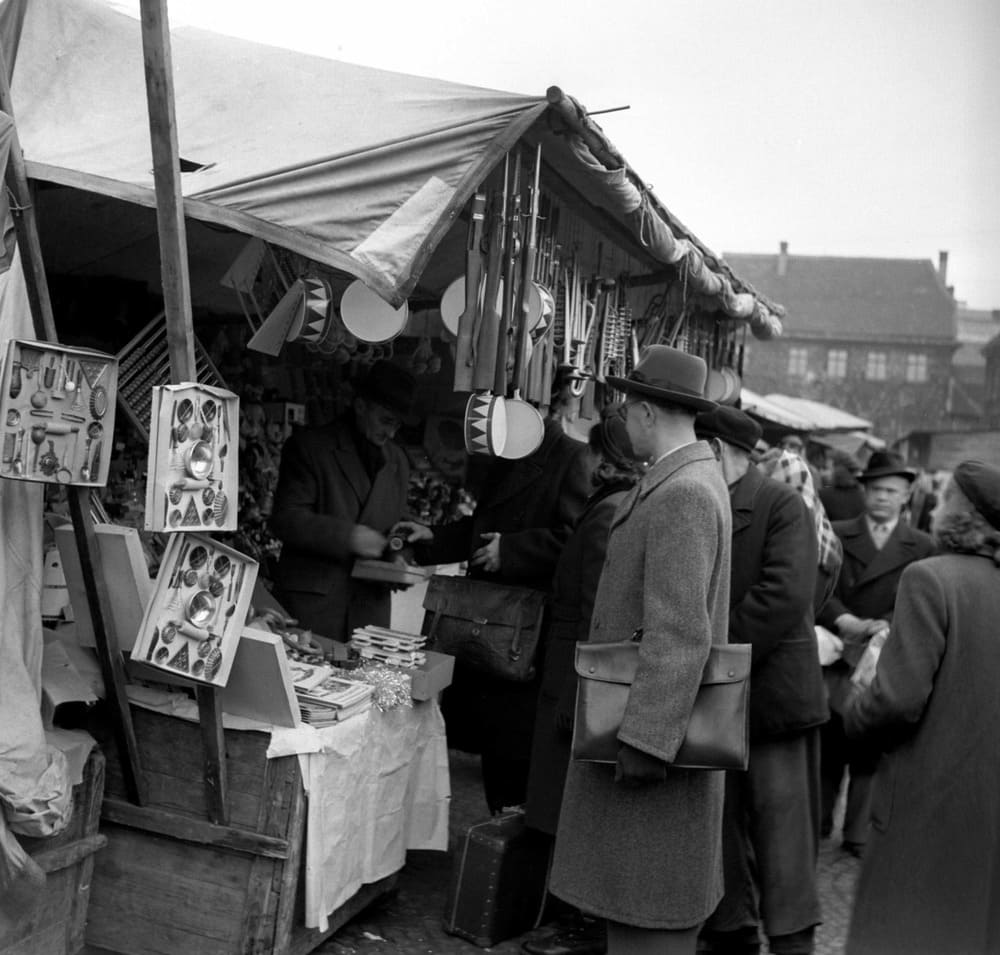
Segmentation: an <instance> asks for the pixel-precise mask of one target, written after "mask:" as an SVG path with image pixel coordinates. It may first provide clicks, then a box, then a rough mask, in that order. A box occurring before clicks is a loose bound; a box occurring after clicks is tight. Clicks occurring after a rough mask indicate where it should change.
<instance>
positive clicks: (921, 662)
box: [844, 562, 948, 749]
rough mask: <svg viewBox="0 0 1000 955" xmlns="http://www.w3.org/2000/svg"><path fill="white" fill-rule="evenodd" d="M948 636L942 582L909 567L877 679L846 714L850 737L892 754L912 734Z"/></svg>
mask: <svg viewBox="0 0 1000 955" xmlns="http://www.w3.org/2000/svg"><path fill="white" fill-rule="evenodd" d="M947 631H948V614H947V603H946V600H945V597H944V591H943V588H942V585H941V580H940V579H939V577H938V576H937V575H936V574H935V573H934V572H933V570H932V569H931V568H930V567H929V566H928V565H927V564H926V563H923V562H919V563H915V564H910V565H909V566H908V567H907V568H906V570H904V571H903V575H902V577H901V578H900V582H899V591H898V594H897V598H896V610H895V614H894V616H893V620H892V633H891V635H890V637H889V639H888V640H887V641H886V644H885V646H884V647H883V649H882V653H881V656H880V657H879V661H878V667H877V669H876V672H875V679H874V680H873V681H872V683H871V685H870V686H869V687H868V688H867V689H865V690H864V691H862V692H860V693H858V694H857V695H855V696H854V697H853V698H852V699H851V700H850V701H849V703H848V706H847V711H846V712H845V714H844V726H845V728H846V730H847V733H848V734H849V735H851V736H861V737H865V738H866V739H868V740H870V741H871V742H872V743H873V744H875V745H878V746H880V747H881V748H882V749H891V748H892V747H893V745H895V744H896V743H898V742H899V741H901V740H902V739H905V738H906V737H907V736H908V735H909V734H910V732H911V731H912V730H913V729H914V728H915V727H916V725H917V723H919V721H920V719H921V717H922V716H923V714H924V710H925V708H926V706H927V701H928V700H929V699H930V695H931V692H932V691H933V689H934V678H935V675H936V674H937V671H938V667H939V666H940V664H941V658H942V657H943V656H944V651H945V644H946V635H947Z"/></svg>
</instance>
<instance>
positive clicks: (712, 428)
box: [273, 346, 1000, 955]
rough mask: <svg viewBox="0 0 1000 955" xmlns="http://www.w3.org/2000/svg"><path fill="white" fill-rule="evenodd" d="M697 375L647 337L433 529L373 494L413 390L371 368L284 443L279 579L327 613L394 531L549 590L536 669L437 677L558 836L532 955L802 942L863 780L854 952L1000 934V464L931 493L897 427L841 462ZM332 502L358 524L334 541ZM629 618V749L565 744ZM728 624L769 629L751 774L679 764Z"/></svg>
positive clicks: (749, 632) (756, 701) (921, 949)
mask: <svg viewBox="0 0 1000 955" xmlns="http://www.w3.org/2000/svg"><path fill="white" fill-rule="evenodd" d="M706 376H707V369H706V366H705V363H704V362H703V361H702V360H701V359H699V358H696V357H694V356H691V355H687V354H685V353H683V352H681V351H679V350H676V349H673V348H670V347H668V346H653V347H652V348H650V349H647V350H646V351H645V352H644V354H643V357H642V359H641V361H640V362H639V363H638V364H637V366H636V367H635V369H634V370H633V371H632V373H631V374H630V375H629V376H628V377H627V378H614V379H611V384H612V386H613V387H615V388H617V389H619V390H620V391H621V392H622V393H624V394H625V401H624V403H623V404H622V405H620V406H617V407H614V406H612V407H611V408H608V409H606V411H605V413H604V414H602V416H601V418H600V420H599V421H598V422H597V424H595V425H594V427H593V429H592V430H591V432H590V436H589V441H588V442H587V443H583V442H580V441H578V440H576V439H575V438H573V437H570V436H569V435H567V434H566V433H565V428H564V427H563V425H562V424H560V422H558V421H557V420H556V419H555V418H551V419H549V421H547V423H546V428H545V437H544V440H543V442H542V445H541V447H540V448H539V450H538V451H537V452H536V453H535V454H534V455H531V456H529V457H528V458H526V459H524V460H523V461H515V462H509V461H508V462H503V461H494V462H492V463H491V464H490V466H489V467H488V469H487V471H486V472H485V473H484V475H483V478H482V482H481V485H480V495H479V503H478V506H477V508H476V511H475V513H474V514H473V515H472V516H471V517H470V518H467V519H465V520H464V521H461V522H459V523H457V524H453V525H449V526H446V527H440V528H426V527H422V526H420V525H417V524H413V523H412V522H405V521H404V522H396V523H395V524H394V525H390V524H387V522H386V521H385V520H380V521H373V520H372V518H371V508H370V506H369V502H370V501H371V500H372V499H373V498H374V497H375V496H377V495H379V494H381V493H382V492H383V491H388V493H389V496H390V497H391V499H392V501H391V503H392V508H388V509H386V508H384V507H382V506H381V505H380V506H379V508H378V510H379V511H380V513H388V510H393V512H395V509H397V504H399V500H398V498H399V490H400V488H399V480H398V479H399V477H400V475H401V474H403V473H404V472H403V471H402V470H401V464H400V462H399V461H398V460H397V457H396V450H397V449H395V447H394V446H393V445H392V443H391V440H390V439H391V437H392V434H393V433H394V431H395V429H396V428H397V427H398V426H399V422H400V419H401V418H402V416H403V415H404V414H405V412H406V408H407V405H408V402H407V400H406V392H407V389H409V388H410V384H409V383H408V382H407V380H406V379H405V378H399V377H394V376H393V375H391V374H389V373H388V372H387V370H386V369H383V368H380V367H379V366H376V368H374V369H373V370H372V373H371V374H370V376H369V378H368V379H367V380H366V381H364V382H362V383H361V385H360V387H359V391H358V398H357V400H356V401H355V404H354V406H353V408H352V412H351V414H349V415H348V417H347V418H346V419H345V420H344V421H342V422H340V423H339V424H338V425H336V426H334V427H333V428H331V429H329V430H328V431H327V432H323V433H321V434H314V435H300V436H298V437H297V438H296V439H294V443H290V446H289V449H288V452H289V453H286V455H285V457H284V459H283V461H284V462H287V465H286V464H285V463H283V471H282V482H281V486H280V488H279V495H278V501H277V502H276V508H275V518H274V520H273V525H274V527H275V530H276V531H277V532H278V533H279V534H280V535H281V536H282V538H283V539H284V541H285V544H286V548H285V550H286V556H284V557H283V561H284V562H285V563H286V565H287V568H286V569H287V570H288V571H289V572H288V573H286V574H285V575H284V579H285V585H284V588H285V589H284V591H283V592H284V593H285V594H286V598H287V599H289V601H290V602H292V605H293V606H294V607H295V608H296V610H297V611H298V612H299V613H300V615H301V616H303V617H304V618H307V619H308V617H309V615H313V616H314V617H316V619H320V618H321V617H322V619H324V620H328V619H329V618H327V617H326V616H325V611H324V610H323V606H324V601H328V600H330V599H333V597H331V596H330V593H331V592H332V591H329V588H328V589H327V591H326V592H324V591H323V590H322V589H321V588H319V587H314V586H313V585H312V583H311V582H314V578H317V574H315V573H313V570H311V569H310V567H311V566H313V567H314V568H315V567H318V568H320V569H322V570H323V571H324V573H320V574H319V575H318V576H322V577H323V578H324V580H327V579H333V580H334V589H335V590H336V588H341V589H342V588H344V587H345V586H346V587H348V588H350V587H351V586H352V585H351V584H349V583H347V582H346V575H345V574H344V573H343V572H342V570H341V568H342V566H346V565H347V564H349V561H350V558H351V555H355V556H365V555H369V554H370V555H375V553H376V552H379V553H380V552H381V550H382V548H383V547H384V544H385V533H386V532H387V531H388V528H389V526H395V528H396V529H397V530H402V531H404V532H405V533H406V534H407V536H409V538H410V540H411V542H412V543H414V544H415V545H416V549H417V551H418V555H419V556H420V557H421V559H422V560H424V561H426V562H437V561H451V560H462V559H465V560H468V562H469V567H470V573H472V574H473V575H477V576H481V577H483V578H485V579H493V580H496V581H501V582H508V583H518V584H522V585H524V584H527V585H530V586H533V587H535V588H537V589H540V590H544V591H546V593H548V594H549V605H548V613H547V617H546V625H545V628H544V638H543V641H542V644H541V648H540V655H539V657H538V664H539V666H538V670H539V674H538V677H537V679H536V680H535V681H533V682H529V683H526V684H517V685H515V684H510V683H505V682H504V681H502V680H499V679H495V678H485V677H483V676H482V675H481V674H477V673H475V672H472V671H469V672H465V671H464V670H463V668H461V667H459V668H458V671H457V674H456V676H457V679H456V683H455V685H454V686H453V687H452V688H451V690H450V691H449V694H448V698H447V699H446V700H445V701H444V702H445V711H446V714H449V719H448V734H449V740H450V742H451V744H452V745H457V746H459V747H460V748H468V749H471V750H473V751H476V752H480V753H482V755H483V775H484V783H485V790H486V796H487V802H488V804H489V806H490V808H491V809H492V810H493V811H494V812H496V811H499V810H500V809H501V808H502V807H505V806H510V805H514V804H518V805H520V804H524V806H525V819H526V823H527V825H528V826H530V827H531V828H532V829H534V830H535V831H536V832H537V833H539V834H540V837H542V838H546V839H548V840H549V841H550V843H551V844H552V853H551V870H550V878H549V890H550V893H551V894H550V896H549V904H548V906H547V907H546V911H547V912H548V913H549V915H553V914H555V915H558V916H559V919H558V922H557V923H556V924H555V926H554V927H553V929H552V930H551V931H549V932H547V933H546V932H544V931H543V932H541V933H534V934H533V935H532V937H531V938H530V939H528V940H527V941H525V943H524V946H523V947H524V949H525V951H526V952H528V953H529V955H600V953H604V952H605V951H607V952H610V953H612V955H617V953H625V952H628V953H644V952H657V953H675V952H676V953H686V955H691V953H694V952H695V951H700V952H716V953H740V955H755V953H758V952H760V951H761V950H762V945H764V944H765V940H766V945H767V950H768V951H770V952H773V953H781V955H806V953H811V952H812V951H813V950H814V932H815V929H816V926H817V925H818V924H820V923H821V919H822V912H821V911H820V904H819V898H818V893H817V886H816V859H817V851H818V844H819V840H820V839H821V838H823V837H826V836H829V835H830V833H831V830H832V827H833V816H834V805H835V802H836V800H837V799H838V794H839V793H840V792H841V790H842V788H846V804H845V807H844V825H843V847H844V848H845V849H846V850H847V851H849V852H852V853H854V854H856V855H858V856H861V857H862V858H863V868H862V874H861V879H860V882H859V885H858V890H857V898H856V904H855V908H854V912H853V918H852V923H851V929H850V938H849V943H848V952H849V955H896V953H899V955H902V953H914V955H921V953H928V955H929V953H932V952H934V953H941V952H952V951H954V952H962V953H973V955H986V953H988V952H996V951H1000V905H998V904H997V899H1000V849H998V846H1000V805H998V800H1000V761H998V760H997V759H996V758H995V741H994V740H995V732H994V730H995V727H996V725H997V724H998V722H1000V709H998V705H1000V704H998V701H1000V694H998V693H997V691H996V687H997V685H998V683H1000V641H998V640H996V639H995V634H994V632H993V631H994V630H995V621H996V620H997V619H998V618H1000V602H998V601H1000V576H998V573H1000V569H998V568H1000V470H998V469H996V468H993V467H989V466H987V465H984V464H981V463H978V462H964V463H962V464H961V465H959V466H958V467H957V469H956V470H955V472H954V477H953V479H952V480H951V482H950V483H947V484H945V483H944V482H943V481H941V480H940V479H938V480H936V482H935V483H934V485H933V488H932V489H933V491H934V494H933V505H932V504H927V505H926V506H925V505H924V504H923V503H922V501H923V498H921V500H920V501H918V502H916V504H917V505H919V510H920V514H919V515H917V514H915V513H913V512H912V510H911V508H912V507H913V506H914V502H913V501H911V498H912V497H913V494H912V492H913V488H914V482H915V479H916V478H917V473H916V472H915V471H914V470H912V469H911V468H909V467H908V466H907V465H906V463H905V462H904V460H903V459H902V458H901V457H900V456H899V455H898V454H895V453H893V452H889V451H877V452H875V453H873V454H871V455H870V457H869V459H868V461H867V463H866V465H865V467H864V468H862V467H861V466H860V465H859V463H858V462H857V461H856V460H854V459H853V458H851V457H850V456H848V455H845V454H843V453H839V452H837V453H835V454H834V455H833V461H832V464H833V469H832V471H833V473H832V481H830V482H829V483H828V484H827V485H826V486H822V485H820V483H819V481H818V479H817V478H818V473H819V472H818V471H817V469H816V468H815V466H813V465H812V464H810V463H809V462H808V461H807V460H806V459H805V457H804V455H803V454H802V451H803V450H804V448H802V447H796V446H795V444H794V442H789V443H788V446H779V447H776V448H774V449H772V450H766V448H765V447H764V445H763V441H762V436H761V429H760V426H759V425H758V424H757V423H756V422H755V421H754V419H752V418H751V417H749V416H748V415H746V414H744V413H743V412H742V411H740V410H738V409H736V408H732V407H727V406H715V405H714V404H713V403H712V402H710V401H708V400H707V399H706V398H704V397H703V391H704V386H705V381H706ZM331 446H336V448H337V449H339V454H338V455H328V453H327V450H326V449H328V448H329V447H331ZM335 458H336V459H337V460H338V461H339V462H340V463H338V464H337V467H336V468H333V467H332V462H333V461H334V460H335ZM345 462H346V463H345ZM341 512H343V513H341ZM918 517H919V522H920V523H922V524H924V525H925V526H927V527H928V529H929V530H930V532H931V533H930V534H927V533H923V532H922V531H920V530H918V529H917V528H916V526H915V525H916V523H917V522H918V521H917V518H918ZM317 519H319V520H323V521H325V522H326V523H328V524H329V525H330V526H331V527H333V528H335V529H336V530H337V534H336V535H332V537H333V540H334V541H335V544H333V545H331V547H330V548H329V549H328V552H326V551H322V550H318V549H317V547H316V545H315V543H314V542H313V539H314V537H315V536H316V535H315V534H314V528H313V527H311V524H312V522H314V521H316V520H317ZM288 561H292V562H293V563H294V567H293V565H292V564H289V563H288ZM331 568H332V570H333V571H336V573H333V574H330V573H326V571H329V570H330V569H331ZM341 578H344V580H341ZM317 579H318V578H317ZM338 581H339V583H338ZM353 586H358V585H353ZM324 587H326V584H324ZM337 593H339V590H337ZM384 596H385V595H384V594H379V595H376V598H377V599H375V600H369V601H368V603H367V607H368V610H367V618H368V619H369V620H377V619H381V615H382V609H380V608H382V606H383V602H384V600H383V598H384ZM342 602H343V601H341V603H342ZM346 606H347V607H348V610H349V612H348V614H347V615H346V616H345V617H344V619H342V620H341V619H340V618H338V620H337V626H336V627H334V628H333V629H334V630H335V631H336V632H334V633H331V634H330V635H331V636H333V637H335V638H338V637H341V634H342V633H343V632H344V630H345V628H346V627H348V626H350V623H351V620H352V619H353V617H352V614H351V612H350V607H351V602H350V601H348V602H347V604H346ZM327 626H328V627H329V623H327ZM629 637H632V638H634V639H638V640H639V641H640V642H639V663H638V668H637V671H636V674H635V677H634V681H633V683H632V685H631V688H630V690H629V697H628V705H627V707H626V710H625V716H624V720H623V722H622V724H621V727H620V729H619V731H618V753H617V762H616V763H615V764H600V763H592V762H581V761H577V760H574V759H572V757H571V745H570V743H571V738H572V729H573V721H574V699H575V688H576V675H575V672H574V667H573V659H574V650H575V647H576V645H577V643H579V642H584V641H588V640H594V641H600V640H614V639H618V640H621V639H626V638H629ZM726 642H734V643H745V644H749V645H750V647H751V649H752V658H751V659H752V666H751V679H750V697H749V700H750V705H749V738H750V750H749V752H750V756H749V762H748V766H747V769H746V770H745V771H728V772H725V773H724V772H721V771H709V770H693V769H681V768H679V767H677V766H675V765H673V761H674V757H675V755H676V753H677V751H678V748H679V747H680V745H681V743H682V741H683V738H684V733H685V730H686V727H687V723H688V719H689V717H690V714H691V709H692V706H693V703H694V698H695V695H696V693H697V691H698V686H699V683H700V679H701V674H702V670H703V668H704V666H705V662H706V660H707V658H708V654H709V650H710V648H711V647H712V645H713V644H723V643H726ZM845 771H846V772H847V780H846V787H844V786H843V784H844V774H845Z"/></svg>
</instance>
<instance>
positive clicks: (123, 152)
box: [0, 0, 781, 338]
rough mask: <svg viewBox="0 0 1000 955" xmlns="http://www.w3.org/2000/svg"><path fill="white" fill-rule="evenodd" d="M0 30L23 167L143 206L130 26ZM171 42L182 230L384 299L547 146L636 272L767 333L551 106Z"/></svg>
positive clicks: (65, 13) (39, 21) (9, 11)
mask: <svg viewBox="0 0 1000 955" xmlns="http://www.w3.org/2000/svg"><path fill="white" fill-rule="evenodd" d="M276 15H280V13H278V12H276ZM0 38H2V42H3V43H4V52H5V54H6V57H7V62H8V65H10V64H13V76H12V81H11V86H12V94H13V101H14V104H15V111H16V116H15V118H16V121H17V128H18V133H19V136H20V140H21V144H22V148H23V151H24V154H25V159H26V161H27V170H28V175H29V176H30V177H32V178H34V179H36V180H40V181H43V182H49V183H57V184H61V185H63V186H68V187H73V188H75V189H78V190H83V191H85V192H87V193H89V194H97V195H100V196H106V197H113V198H115V199H118V200H123V201H125V202H127V203H130V204H134V205H138V206H145V207H153V206H154V204H155V193H154V186H153V175H152V158H151V150H150V139H149V124H148V118H147V106H146V97H145V81H144V72H143V52H142V42H141V33H140V26H139V23H138V21H137V20H136V19H135V18H134V17H133V16H130V15H129V14H128V13H126V12H123V11H122V10H120V9H116V8H115V7H113V6H111V5H110V4H108V3H106V2H103V0H4V2H3V4H2V6H0ZM171 46H172V60H173V70H174V87H175V100H176V115H177V126H178V141H179V147H180V155H181V165H182V170H183V173H182V180H183V192H184V196H185V212H186V214H187V216H188V217H189V218H192V219H196V220H201V221H203V222H205V223H209V224H211V225H213V226H219V225H221V226H226V227H228V228H230V229H233V230H236V231H237V232H240V233H243V234H246V235H252V236H258V237H260V238H262V239H265V240H266V241H269V242H272V243H274V244H276V245H280V246H283V247H285V248H287V249H290V250H292V251H295V252H297V253H300V254H302V255H304V256H306V257H307V258H310V259H312V260H314V261H316V262H318V263H321V264H325V265H328V266H330V267H331V268H335V269H339V270H342V271H344V272H346V273H348V274H350V275H355V276H357V277H359V278H361V279H362V280H363V281H364V282H365V283H366V284H367V285H369V286H370V287H371V288H372V289H374V290H375V291H376V292H378V293H379V294H380V295H381V296H382V297H383V298H385V299H386V300H387V301H389V302H391V303H392V304H394V305H399V304H401V303H402V301H403V300H404V299H405V298H406V297H407V296H408V295H409V294H410V293H411V292H412V291H413V289H414V288H415V286H416V284H417V282H418V280H419V279H420V276H421V273H422V271H423V269H424V267H425V266H426V265H427V262H428V260H429V258H430V256H431V254H432V253H433V252H434V250H435V249H436V248H437V246H438V244H439V243H440V242H441V240H442V239H443V238H444V236H445V235H446V234H447V233H448V231H449V229H451V228H452V226H453V225H454V224H455V222H456V220H457V217H458V215H459V213H460V211H461V210H462V209H463V207H464V205H465V203H466V202H467V200H468V199H469V197H470V195H471V194H472V192H473V190H474V189H475V188H476V186H477V185H479V184H480V183H481V182H482V181H483V180H484V178H485V177H486V175H487V174H488V172H489V171H490V170H491V169H492V168H493V167H495V166H496V164H497V163H498V162H499V161H500V160H501V158H502V156H503V155H504V153H505V152H506V151H507V150H508V149H510V147H511V146H513V144H514V143H515V142H517V141H518V140H521V139H526V140H528V141H529V142H530V141H532V140H536V141H537V140H547V141H548V145H547V146H546V147H545V148H546V156H545V159H546V163H547V164H548V168H549V169H550V171H551V172H552V173H553V175H554V176H555V177H557V178H558V179H559V180H560V181H562V182H563V183H566V184H568V185H569V186H570V187H571V188H572V189H575V190H576V192H577V194H578V195H580V196H582V197H585V198H583V199H581V201H583V202H586V203H590V204H593V205H594V206H595V207H598V208H600V209H601V211H602V212H603V213H604V214H606V215H608V216H610V219H611V221H612V223H613V224H615V225H616V226H617V227H618V228H619V229H620V230H621V232H622V234H624V235H626V236H627V237H628V238H629V239H630V241H631V243H632V245H633V250H637V254H638V255H639V256H640V257H641V258H642V259H644V260H645V261H646V262H647V263H648V264H649V266H650V268H651V271H655V267H656V266H657V265H661V266H662V265H667V266H671V267H674V268H677V269H679V270H683V271H684V273H685V274H686V276H687V277H688V281H689V284H690V287H691V289H692V291H693V292H694V293H698V294H701V295H703V296H704V297H705V298H706V300H707V301H708V302H709V304H710V306H711V307H713V308H716V309H718V310H719V311H720V312H721V313H722V314H724V315H726V316H729V317H730V318H733V319H737V320H742V321H747V322H749V323H750V325H751V328H752V329H753V331H754V333H755V334H756V335H757V336H758V337H762V338H768V337H771V336H773V335H775V334H779V333H780V330H781V323H780V317H779V316H780V314H781V309H780V306H776V305H775V304H774V303H772V302H770V301H768V300H767V299H766V298H764V297H763V296H762V295H760V294H758V293H756V292H755V291H754V290H753V289H752V288H750V287H749V286H748V285H746V283H743V282H742V281H741V280H740V279H739V278H738V277H737V276H736V275H734V274H733V273H732V272H731V271H730V270H729V268H728V266H726V265H725V263H723V262H722V261H721V260H720V259H719V258H718V257H716V256H715V255H714V254H713V253H711V251H710V250H709V249H707V248H706V247H705V246H704V245H703V244H702V243H701V242H700V241H699V240H697V239H696V238H695V237H694V236H693V235H692V234H691V233H690V232H689V231H688V230H686V229H685V227H684V226H683V225H682V224H681V223H679V222H678V221H677V220H676V219H675V218H674V217H673V216H671V215H670V213H669V212H668V211H667V210H666V208H665V207H664V206H663V205H662V203H660V201H659V200H658V199H657V198H656V197H655V196H654V195H653V194H652V192H651V191H649V190H648V188H646V187H645V186H644V185H643V183H642V181H641V180H640V179H639V178H638V176H637V175H636V174H635V173H634V171H633V170H631V168H630V167H628V165H627V163H625V162H624V160H623V159H622V158H621V156H620V154H618V153H617V151H616V150H615V149H614V147H613V146H611V145H610V144H609V143H608V142H607V140H606V139H605V138H604V137H603V134H602V133H601V132H600V130H599V128H598V127H597V126H596V125H595V124H594V123H593V122H592V121H590V120H589V119H588V118H587V117H586V115H585V111H583V110H582V108H580V107H579V104H577V103H576V102H575V101H573V100H572V99H571V98H569V97H561V96H560V98H559V101H558V103H556V102H553V103H550V102H549V100H548V99H547V98H546V97H545V96H538V97H530V96H522V95H516V94H512V93H505V92H500V91H496V90H487V89H480V88H477V87H472V86H465V85H461V84H456V83H450V82H445V81H442V80H435V79H427V78H423V77H416V76H407V75H403V74H397V73H391V72H387V71H384V70H377V69H372V68H369V67H363V66H356V65H352V64H348V63H341V62H338V61H335V60H330V59H326V58H323V57H318V56H312V55H308V54H304V53H298V52H295V51H291V50H285V49H280V48H277V47H272V46H267V45H264V44H260V43H252V42H249V41H246V40H241V39H236V38H232V37H226V36H221V35H218V34H214V33H210V32H208V31H205V30H200V29H195V28H190V27H181V28H179V29H176V30H174V31H172V36H171ZM550 110H561V115H562V119H563V121H571V122H570V125H569V129H568V135H565V136H561V137H560V138H559V143H558V145H557V144H556V143H555V142H554V141H553V137H551V136H550V135H549V134H548V132H547V130H548V124H547V123H546V122H544V121H542V120H541V117H543V115H546V114H547V111H550ZM574 113H575V114H576V117H575V123H574V122H572V120H573V119H574V117H573V115H571V114H574ZM550 147H551V148H550Z"/></svg>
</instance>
